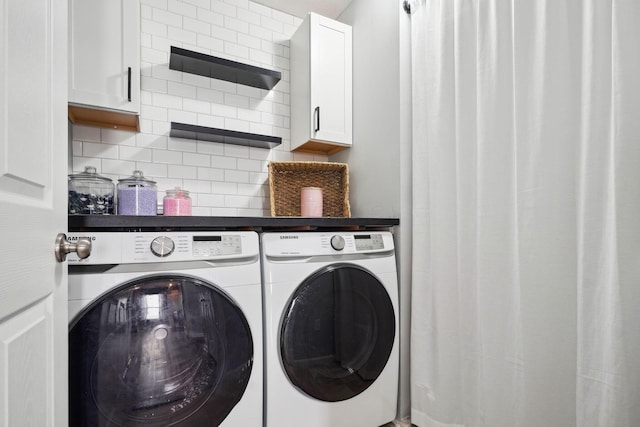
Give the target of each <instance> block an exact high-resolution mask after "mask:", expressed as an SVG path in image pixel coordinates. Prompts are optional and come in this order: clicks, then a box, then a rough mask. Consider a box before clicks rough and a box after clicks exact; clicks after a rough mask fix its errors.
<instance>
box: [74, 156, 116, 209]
mask: <svg viewBox="0 0 640 427" xmlns="http://www.w3.org/2000/svg"><path fill="white" fill-rule="evenodd" d="M68 184H69V200H68V201H69V215H111V214H113V213H114V198H113V195H114V190H115V189H114V185H113V181H112V180H111V179H110V178H107V177H105V176H101V175H98V173H97V172H96V168H95V167H93V166H86V167H85V168H84V172H80V173H77V174H71V175H69V183H68Z"/></svg>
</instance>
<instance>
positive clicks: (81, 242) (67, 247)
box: [55, 233, 91, 262]
mask: <svg viewBox="0 0 640 427" xmlns="http://www.w3.org/2000/svg"><path fill="white" fill-rule="evenodd" d="M71 252H75V253H76V254H78V258H80V259H84V258H86V257H88V256H89V255H91V240H89V239H87V238H86V237H81V238H79V239H78V240H77V241H76V242H70V241H68V240H67V236H66V235H65V234H64V233H58V236H57V237H56V246H55V253H56V260H57V261H58V262H63V261H65V260H66V259H67V254H70V253H71Z"/></svg>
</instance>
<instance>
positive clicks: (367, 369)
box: [280, 264, 395, 402]
mask: <svg viewBox="0 0 640 427" xmlns="http://www.w3.org/2000/svg"><path fill="white" fill-rule="evenodd" d="M394 339H395V314H394V309H393V304H392V303H391V299H390V298H389V294H388V293H387V291H386V290H385V288H384V286H383V285H382V284H381V283H380V281H379V280H378V279H377V278H376V277H375V276H374V275H373V274H371V273H370V272H369V271H367V270H365V269H363V268H361V267H359V266H355V265H351V264H333V265H331V266H328V267H326V268H324V269H322V270H319V271H317V272H316V273H314V274H313V275H311V276H310V277H308V278H307V279H306V280H305V281H304V282H302V283H301V284H300V286H299V287H298V288H297V289H296V291H295V292H294V294H293V296H292V297H291V299H290V301H289V303H288V305H287V307H286V309H285V312H284V317H283V321H282V326H281V330H280V354H281V357H282V364H283V366H284V369H285V371H286V373H287V376H288V377H289V379H290V380H291V382H292V383H293V384H294V385H295V386H296V387H298V388H299V389H300V390H302V391H303V392H304V393H306V394H308V395H309V396H311V397H314V398H316V399H319V400H323V401H327V402H337V401H341V400H346V399H349V398H352V397H354V396H356V395H358V394H360V393H362V392H363V391H364V390H366V389H367V388H368V387H369V386H370V385H371V384H373V382H374V381H375V380H376V378H378V376H379V375H380V373H381V372H382V370H383V369H384V367H385V365H386V363H387V360H388V359H389V355H390V354H391V349H392V347H393V342H394Z"/></svg>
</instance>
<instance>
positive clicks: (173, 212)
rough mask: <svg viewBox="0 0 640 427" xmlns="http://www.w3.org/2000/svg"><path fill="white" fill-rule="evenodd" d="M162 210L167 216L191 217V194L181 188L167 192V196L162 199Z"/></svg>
mask: <svg viewBox="0 0 640 427" xmlns="http://www.w3.org/2000/svg"><path fill="white" fill-rule="evenodd" d="M162 208H163V215H165V216H190V215H191V198H190V197H189V192H188V191H186V190H183V189H181V188H180V187H176V188H175V189H173V190H167V195H166V196H164V198H163V199H162Z"/></svg>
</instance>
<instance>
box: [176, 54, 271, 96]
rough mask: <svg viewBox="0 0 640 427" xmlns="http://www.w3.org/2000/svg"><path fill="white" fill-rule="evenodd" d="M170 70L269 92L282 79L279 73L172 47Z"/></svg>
mask: <svg viewBox="0 0 640 427" xmlns="http://www.w3.org/2000/svg"><path fill="white" fill-rule="evenodd" d="M169 68H170V69H172V70H177V71H182V72H184V73H191V74H197V75H199V76H205V77H211V78H214V79H219V80H226V81H228V82H233V83H239V84H242V85H246V86H252V87H257V88H260V89H267V90H271V89H273V87H274V86H275V85H276V83H278V82H279V81H280V79H281V78H282V74H281V73H280V72H279V71H274V70H268V69H266V68H260V67H255V66H253V65H248V64H243V63H241V62H236V61H230V60H228V59H223V58H218V57H217V56H211V55H205V54H204V53H199V52H194V51H191V50H187V49H182V48H179V47H175V46H171V56H170V59H169Z"/></svg>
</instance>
